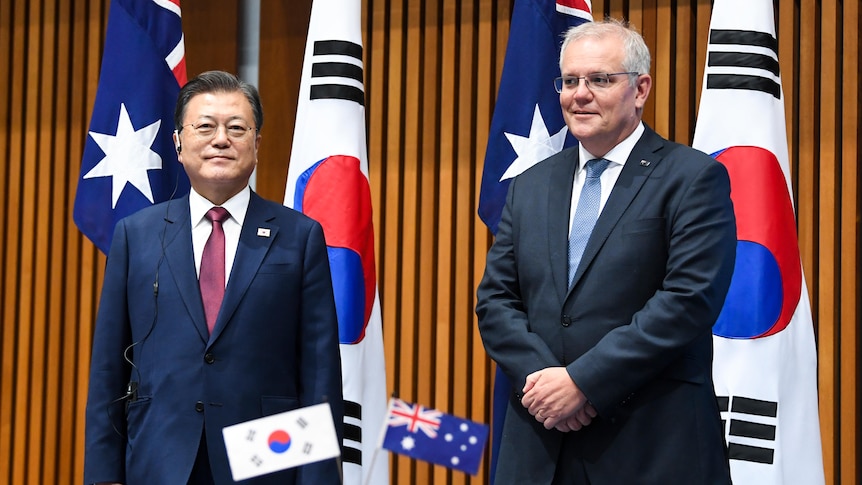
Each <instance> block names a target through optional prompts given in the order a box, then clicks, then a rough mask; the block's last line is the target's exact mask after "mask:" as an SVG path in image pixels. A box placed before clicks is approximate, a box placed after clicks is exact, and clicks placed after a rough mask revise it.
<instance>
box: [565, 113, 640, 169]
mask: <svg viewBox="0 0 862 485" xmlns="http://www.w3.org/2000/svg"><path fill="white" fill-rule="evenodd" d="M644 131H645V129H644V124H643V122H642V121H641V122H640V123H638V125H637V127H635V130H634V131H633V132H631V134H630V135H629V136H627V137H625V139H624V140H623V141H621V142H619V143H618V144H617V146H615V147H613V148H611V151H609V152H608V153H606V154H605V156H603V157H601V158H604V159H605V160H609V161H611V162H612V163H616V164H618V165H625V164H626V160H628V158H629V155H631V154H632V150H634V149H635V145H636V144H637V142H638V140H640V139H641V136H642V135H643V134H644ZM578 156H579V157H580V159H579V163H580V165H579V166H578V171H580V170H583V169H584V166H586V164H587V161H589V160H592V159H594V158H599V157H597V156H595V155H593V154H592V153H590V152H588V151H587V150H586V149H584V145H582V144H580V143H579V144H578Z"/></svg>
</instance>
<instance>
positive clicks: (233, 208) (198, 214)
mask: <svg viewBox="0 0 862 485" xmlns="http://www.w3.org/2000/svg"><path fill="white" fill-rule="evenodd" d="M250 200H251V188H250V187H249V186H248V185H246V186H245V188H244V189H242V190H240V191H239V193H238V194H236V195H234V196H233V197H231V198H230V199H228V200H226V201H225V203H224V204H222V205H221V207H224V208H225V209H227V211H228V212H230V217H231V218H232V219H233V220H235V221H236V222H237V223H239V225H240V226H242V223H243V221H244V220H245V213H246V211H248V203H249V201H250ZM213 206H215V204H213V203H212V202H210V201H209V200H207V199H206V198H205V197H204V196H202V195H200V194H199V193H197V192H196V191H195V189H194V188H192V189H191V190H190V191H189V210H190V211H191V221H192V227H196V226H197V225H198V224H200V223H201V221H203V220H204V215H206V213H207V211H208V210H210V209H212V208H213Z"/></svg>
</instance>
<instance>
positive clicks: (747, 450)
mask: <svg viewBox="0 0 862 485" xmlns="http://www.w3.org/2000/svg"><path fill="white" fill-rule="evenodd" d="M727 452H728V457H729V458H730V459H731V460H741V461H752V462H754V463H765V464H767V465H771V464H772V463H773V460H774V459H775V450H772V449H769V448H761V447H759V446H749V445H742V444H739V443H729V444H728V445H727Z"/></svg>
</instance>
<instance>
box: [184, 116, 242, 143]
mask: <svg viewBox="0 0 862 485" xmlns="http://www.w3.org/2000/svg"><path fill="white" fill-rule="evenodd" d="M187 126H191V127H192V133H194V134H195V135H197V137H198V138H199V139H201V140H205V141H209V140H212V139H213V137H215V135H216V133H217V132H218V129H219V126H224V128H225V132H226V133H227V136H228V138H231V139H232V140H241V139H243V138H245V136H246V135H247V134H248V133H249V132H251V130H253V129H254V127H253V126H248V124H246V123H245V122H244V121H242V120H232V121H229V122H228V123H226V124H224V125H221V124H220V123H216V122H214V121H201V122H200V123H189V124H187V125H183V126H182V127H180V131H182V129H183V128H185V127H187Z"/></svg>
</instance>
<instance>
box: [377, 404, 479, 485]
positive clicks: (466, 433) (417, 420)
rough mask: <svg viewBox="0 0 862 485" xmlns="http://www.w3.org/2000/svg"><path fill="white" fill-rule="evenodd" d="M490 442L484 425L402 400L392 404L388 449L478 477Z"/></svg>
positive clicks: (385, 438)
mask: <svg viewBox="0 0 862 485" xmlns="http://www.w3.org/2000/svg"><path fill="white" fill-rule="evenodd" d="M420 431H421V433H420ZM487 441H488V426H486V425H484V424H481V423H477V422H475V421H470V420H468V419H461V418H459V417H456V416H452V415H451V414H446V413H444V412H442V411H437V410H436V409H429V408H426V407H424V406H420V405H418V404H411V403H408V402H404V401H402V400H401V399H395V398H393V399H390V400H389V412H388V413H387V415H386V426H384V433H383V440H382V444H381V446H382V447H383V448H384V449H387V450H389V451H393V452H395V453H399V454H402V455H407V456H409V457H411V458H415V459H417V460H423V461H428V462H431V463H435V464H437V465H443V466H445V467H448V468H453V469H456V470H461V471H464V472H467V473H471V474H473V475H475V474H476V473H477V472H478V471H479V465H480V463H481V461H482V452H483V451H484V450H485V443H486V442H487Z"/></svg>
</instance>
